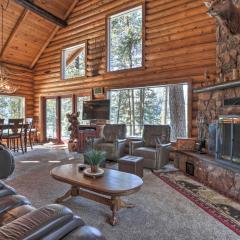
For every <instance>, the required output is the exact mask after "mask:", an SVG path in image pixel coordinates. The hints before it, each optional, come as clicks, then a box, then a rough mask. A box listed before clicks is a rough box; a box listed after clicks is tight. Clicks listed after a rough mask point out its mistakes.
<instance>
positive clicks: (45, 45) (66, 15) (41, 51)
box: [30, 0, 79, 68]
mask: <svg viewBox="0 0 240 240" xmlns="http://www.w3.org/2000/svg"><path fill="white" fill-rule="evenodd" d="M78 2H79V0H74V1H73V3H72V5H71V6H70V8H69V9H68V11H67V12H66V14H65V15H64V18H63V19H64V20H66V19H67V18H68V17H69V15H70V14H71V12H72V10H73V9H74V7H75V6H76V5H77V3H78ZM59 29H60V27H59V26H56V27H55V29H54V30H53V32H52V34H51V35H50V37H49V38H48V40H47V41H46V42H45V44H44V45H43V46H42V48H41V50H40V51H39V53H38V54H37V56H36V57H35V58H34V60H33V62H32V64H31V66H30V68H34V67H35V65H36V63H37V61H38V60H39V58H40V57H41V55H42V53H43V52H44V50H45V49H46V48H47V46H48V45H49V43H50V42H51V41H52V39H53V38H54V36H55V35H56V33H57V32H58V30H59Z"/></svg>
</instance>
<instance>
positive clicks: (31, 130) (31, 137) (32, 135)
mask: <svg viewBox="0 0 240 240" xmlns="http://www.w3.org/2000/svg"><path fill="white" fill-rule="evenodd" d="M26 123H28V124H29V126H28V141H29V144H30V147H31V149H33V144H34V143H35V140H36V139H37V128H36V127H35V126H34V122H33V118H26Z"/></svg>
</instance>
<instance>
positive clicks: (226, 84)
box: [193, 80, 240, 93]
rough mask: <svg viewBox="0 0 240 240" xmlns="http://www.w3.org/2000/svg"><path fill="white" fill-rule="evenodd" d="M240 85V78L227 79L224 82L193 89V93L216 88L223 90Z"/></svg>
mask: <svg viewBox="0 0 240 240" xmlns="http://www.w3.org/2000/svg"><path fill="white" fill-rule="evenodd" d="M234 87H240V80H235V81H228V82H224V83H219V84H216V85H211V86H207V87H203V88H198V89H195V90H193V92H194V93H203V92H211V91H216V90H225V89H229V88H234Z"/></svg>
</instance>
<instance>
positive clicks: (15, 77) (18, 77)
mask: <svg viewBox="0 0 240 240" xmlns="http://www.w3.org/2000/svg"><path fill="white" fill-rule="evenodd" d="M5 66H6V68H7V69H8V70H9V72H8V78H9V80H10V81H11V82H12V83H14V85H16V86H18V87H19V89H18V90H17V92H16V93H15V94H14V95H16V96H22V97H25V113H26V114H25V115H26V117H27V118H28V117H33V102H34V101H33V100H34V99H33V94H34V93H33V72H32V71H31V70H29V69H27V68H23V67H19V66H15V65H10V64H5Z"/></svg>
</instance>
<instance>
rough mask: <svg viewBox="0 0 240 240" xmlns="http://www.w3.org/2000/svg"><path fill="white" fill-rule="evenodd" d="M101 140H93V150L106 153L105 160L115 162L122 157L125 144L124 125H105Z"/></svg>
mask: <svg viewBox="0 0 240 240" xmlns="http://www.w3.org/2000/svg"><path fill="white" fill-rule="evenodd" d="M101 135H102V136H101V138H95V139H94V142H93V148H94V149H96V150H103V151H106V153H107V159H108V160H113V161H117V160H118V159H119V158H120V157H122V156H124V150H125V143H126V125H125V124H106V125H105V126H104V128H103V131H102V134H101Z"/></svg>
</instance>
